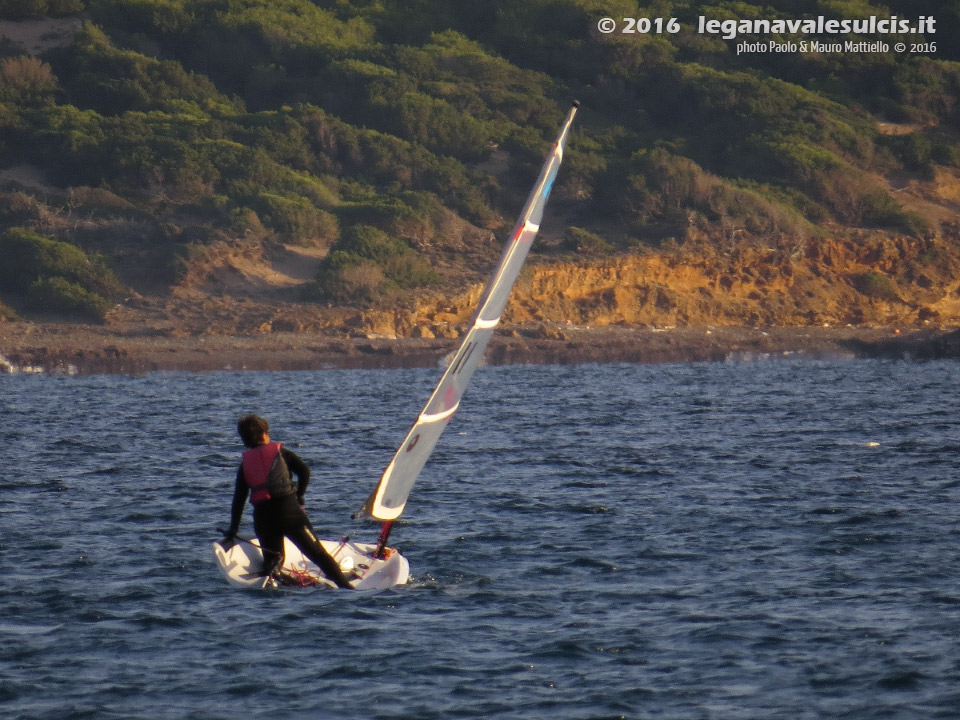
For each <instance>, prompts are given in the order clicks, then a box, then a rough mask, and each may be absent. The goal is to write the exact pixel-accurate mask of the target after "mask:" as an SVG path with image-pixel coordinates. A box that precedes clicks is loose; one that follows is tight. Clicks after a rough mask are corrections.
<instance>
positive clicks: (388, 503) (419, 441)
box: [359, 103, 579, 521]
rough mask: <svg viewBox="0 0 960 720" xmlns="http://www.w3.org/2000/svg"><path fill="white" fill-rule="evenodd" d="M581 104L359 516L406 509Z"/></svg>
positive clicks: (512, 272) (513, 276)
mask: <svg viewBox="0 0 960 720" xmlns="http://www.w3.org/2000/svg"><path fill="white" fill-rule="evenodd" d="M578 107H579V103H574V105H573V107H572V108H571V109H570V112H569V113H568V114H567V118H566V120H565V121H564V123H563V127H562V128H561V129H560V134H559V135H558V136H557V141H556V143H555V144H554V146H553V151H552V152H551V153H550V156H549V157H548V158H547V160H546V162H545V163H544V165H543V169H542V170H541V171H540V177H539V178H538V179H537V182H536V184H535V185H534V186H533V190H532V191H531V192H530V197H529V198H528V199H527V203H526V205H525V206H524V208H523V212H522V213H521V215H520V219H519V220H518V221H517V224H516V226H515V227H514V229H513V232H512V233H511V235H510V239H509V241H508V242H507V243H506V246H505V247H504V249H503V255H502V256H501V258H500V263H499V265H497V268H496V270H495V271H494V273H493V275H492V277H491V278H490V281H489V283H487V287H486V290H485V291H484V294H483V297H482V298H481V300H480V304H479V306H478V309H477V312H476V314H475V315H474V319H473V324H472V326H471V328H470V330H469V331H468V332H467V334H466V336H465V337H464V339H463V343H462V344H461V345H460V349H459V350H457V354H456V355H455V356H454V358H453V360H452V361H451V362H450V365H449V366H448V367H447V370H446V372H445V373H444V374H443V377H442V378H440V382H439V384H438V385H437V387H436V389H435V390H434V391H433V395H431V396H430V400H429V401H428V402H427V405H426V407H425V408H424V409H423V412H421V413H420V416H419V417H418V418H417V421H416V423H414V425H413V427H412V428H411V429H410V432H409V433H407V437H406V439H405V440H404V441H403V444H402V445H401V446H400V448H399V450H397V453H396V455H395V456H394V458H393V461H392V462H391V463H390V465H389V466H388V467H387V469H386V471H385V472H384V473H383V477H382V478H381V479H380V482H379V483H378V485H377V487H376V489H375V490H374V491H373V493H372V494H371V495H370V497H369V499H368V500H367V502H366V504H365V505H364V507H363V509H362V510H361V511H360V513H359V514H364V515H372V516H373V517H375V518H377V519H378V520H383V521H392V520H395V519H396V518H398V517H399V516H400V514H401V513H402V512H403V509H404V507H405V506H406V504H407V497H408V496H409V494H410V491H411V490H412V489H413V484H414V482H416V479H417V476H418V475H419V474H420V471H421V470H422V469H423V466H424V464H425V463H426V462H427V459H428V458H429V457H430V454H431V453H432V452H433V448H434V446H435V445H436V444H437V440H439V439H440V435H441V434H443V431H444V429H445V428H446V427H447V423H449V422H450V418H452V417H453V414H454V413H455V412H456V411H457V408H458V407H459V406H460V398H461V397H462V396H463V393H464V391H465V390H466V388H467V385H468V383H469V382H470V378H471V377H472V376H473V372H474V371H475V370H476V369H477V366H478V365H479V364H480V361H481V360H482V359H483V353H484V350H485V349H486V347H487V343H488V342H489V341H490V338H491V336H492V335H493V332H494V330H495V329H496V327H497V325H498V324H499V322H500V316H501V315H502V313H503V310H504V308H505V307H506V304H507V299H508V298H509V297H510V292H511V290H512V289H513V286H514V283H515V282H516V280H517V276H518V275H519V274H520V268H521V267H522V266H523V262H524V260H525V259H526V257H527V253H528V252H529V250H530V245H531V244H532V243H533V239H534V237H536V234H537V231H538V230H539V229H540V221H541V219H542V218H543V209H544V206H545V205H546V204H547V198H548V197H549V195H550V190H551V188H552V187H553V182H554V180H555V179H556V177H557V171H558V170H559V169H560V163H561V161H562V160H563V149H564V147H565V145H566V142H567V136H568V135H569V133H570V126H571V125H572V124H573V117H574V115H575V114H576V112H577V108H578Z"/></svg>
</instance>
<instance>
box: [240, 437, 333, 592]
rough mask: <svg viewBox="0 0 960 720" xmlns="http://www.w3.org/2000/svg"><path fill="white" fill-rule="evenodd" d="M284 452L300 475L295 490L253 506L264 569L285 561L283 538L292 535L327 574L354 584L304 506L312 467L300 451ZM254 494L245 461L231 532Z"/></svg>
mask: <svg viewBox="0 0 960 720" xmlns="http://www.w3.org/2000/svg"><path fill="white" fill-rule="evenodd" d="M280 453H281V454H282V455H283V460H284V462H285V463H286V464H287V467H288V468H289V469H290V471H291V472H292V473H293V474H294V475H296V476H297V488H296V491H295V492H291V493H290V494H289V495H284V496H282V497H275V498H271V499H270V500H266V501H264V502H261V503H257V504H256V505H254V506H253V530H254V532H255V533H256V534H257V537H258V538H259V539H260V547H261V548H262V549H263V571H264V574H270V573H272V572H273V571H274V570H276V569H277V567H279V566H280V564H281V563H282V561H283V538H284V537H288V538H290V540H291V541H292V542H293V544H294V545H296V546H297V547H298V548H300V551H301V552H302V553H303V554H304V555H306V556H307V557H308V558H310V560H312V561H313V562H314V563H316V564H317V566H318V567H319V568H320V569H321V570H323V574H324V575H326V576H327V577H328V578H329V579H330V580H332V581H333V582H335V583H336V584H337V585H338V586H340V587H350V584H349V583H348V582H347V579H346V578H345V577H344V576H343V573H342V572H341V571H340V566H339V565H338V564H337V562H336V560H334V559H333V558H332V557H330V554H329V553H328V552H327V551H326V550H325V549H324V548H323V546H322V545H321V544H320V542H319V541H318V540H317V538H316V536H315V535H314V534H313V528H312V526H311V525H310V520H309V519H308V518H307V513H306V511H305V510H304V509H303V498H304V493H305V492H306V491H307V484H308V483H309V482H310V468H308V467H307V465H306V463H304V462H303V460H301V459H300V458H299V457H298V456H297V454H296V453H294V452H291V451H290V450H287V449H286V448H281V449H280ZM249 495H250V486H249V485H247V482H246V480H245V478H244V474H243V464H242V463H241V465H240V469H239V470H238V471H237V483H236V487H235V488H234V491H233V506H232V508H231V521H230V531H229V534H230V535H236V534H237V531H238V530H239V529H240V519H241V518H242V517H243V506H244V504H245V503H246V502H247V497H248V496H249Z"/></svg>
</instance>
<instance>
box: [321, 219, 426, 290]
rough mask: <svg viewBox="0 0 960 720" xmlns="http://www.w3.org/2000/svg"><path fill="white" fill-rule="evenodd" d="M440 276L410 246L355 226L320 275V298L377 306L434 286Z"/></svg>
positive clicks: (334, 247) (330, 255)
mask: <svg viewBox="0 0 960 720" xmlns="http://www.w3.org/2000/svg"><path fill="white" fill-rule="evenodd" d="M438 281H439V276H438V275H437V274H436V272H434V270H433V268H432V267H431V266H430V264H429V263H428V262H427V261H426V260H425V259H424V258H422V257H420V256H419V255H417V254H416V253H415V252H414V251H413V250H412V249H411V248H410V246H409V245H407V244H406V243H404V242H402V241H400V240H396V239H394V238H391V237H390V236H389V235H387V234H386V233H384V232H383V231H382V230H378V229H377V228H375V227H372V226H369V225H354V226H352V227H350V228H348V229H347V230H346V231H345V232H344V234H343V237H341V239H340V240H339V241H338V242H337V243H336V244H335V245H334V246H333V247H332V248H331V249H330V254H329V255H328V256H327V257H326V258H325V259H324V262H323V264H322V265H321V267H320V270H319V271H318V273H317V278H316V287H317V291H318V294H319V296H320V297H322V298H324V299H327V300H333V301H337V302H361V303H374V302H377V301H379V300H381V299H384V297H385V296H388V295H390V294H391V293H392V292H395V291H396V290H398V289H412V288H417V287H422V286H424V285H432V284H435V283H436V282H438Z"/></svg>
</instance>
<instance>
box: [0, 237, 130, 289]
mask: <svg viewBox="0 0 960 720" xmlns="http://www.w3.org/2000/svg"><path fill="white" fill-rule="evenodd" d="M0 257H2V258H3V264H2V265H0V283H2V285H3V287H5V288H8V289H10V290H12V291H13V292H17V293H24V292H26V291H27V290H28V289H29V288H30V286H31V285H32V284H33V283H34V282H35V281H37V280H42V279H44V278H49V277H59V278H63V279H64V280H65V281H67V282H71V283H75V284H77V285H78V286H80V287H82V288H85V289H86V290H89V291H90V292H93V293H97V294H100V295H117V294H119V293H120V292H122V290H123V285H122V284H121V283H120V281H119V280H118V279H117V276H116V275H115V274H114V273H113V271H112V270H111V269H110V268H109V267H107V265H106V263H105V261H104V260H103V258H101V257H99V256H94V257H93V258H91V257H88V256H87V254H86V253H85V252H83V250H81V249H80V248H78V247H76V246H75V245H70V244H69V243H65V242H60V241H59V240H51V239H49V238H45V237H42V236H40V235H37V234H36V233H33V232H31V231H29V230H25V229H22V228H13V229H11V230H8V231H7V232H5V233H3V234H2V235H0Z"/></svg>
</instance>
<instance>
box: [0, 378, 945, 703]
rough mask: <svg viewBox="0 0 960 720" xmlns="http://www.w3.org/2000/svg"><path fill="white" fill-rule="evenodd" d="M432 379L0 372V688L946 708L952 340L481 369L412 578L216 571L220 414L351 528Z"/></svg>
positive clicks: (229, 449) (431, 471)
mask: <svg viewBox="0 0 960 720" xmlns="http://www.w3.org/2000/svg"><path fill="white" fill-rule="evenodd" d="M436 379H437V372H436V371H384V372H380V371H356V372H351V371H327V372H319V373H275V374H269V373H246V374H234V373H214V374H200V375H189V374H183V375H180V374H154V375H149V376H147V377H141V378H127V377H113V376H96V377H87V378H61V377H31V376H0V420H2V430H3V434H4V439H5V441H4V442H3V444H2V450H0V467H2V468H3V470H2V471H0V578H2V580H3V583H2V588H0V716H2V717H4V718H31V719H33V718H50V719H54V718H56V719H57V720H63V719H67V718H98V719H99V718H149V719H155V718H156V719H164V718H171V719H173V718H176V719H180V718H203V719H209V718H224V719H227V718H229V719H231V720H232V719H234V718H245V719H248V718H271V719H276V718H410V719H417V720H424V719H429V718H443V719H447V718H570V719H573V718H576V719H588V718H590V719H592V718H595V719H600V718H717V719H723V720H735V719H738V718H751V719H753V718H784V719H789V720H797V719H798V718H799V719H803V718H810V719H814V718H817V719H819V718H858V719H859V718H878V719H879V718H884V719H888V718H923V719H924V720H926V719H928V718H957V717H960V638H958V628H960V525H958V517H960V366H958V365H957V364H956V363H927V364H912V363H906V362H879V361H876V362H874V361H856V362H853V361H847V362H843V361H838V362H813V361H807V362H803V361H790V362H786V361H784V362H767V363H744V364H730V365H723V364H710V365H687V366H684V365H661V366H583V367H507V368H485V369H483V370H482V371H480V372H479V373H478V375H477V377H476V378H475V384H474V386H473V387H472V388H471V390H470V391H469V392H468V395H467V397H466V399H465V402H464V404H463V407H462V409H461V413H460V416H459V417H458V418H457V419H456V420H455V421H454V422H453V423H452V425H451V426H450V428H449V429H448V431H447V434H446V435H445V436H444V438H443V439H442V440H441V443H440V445H439V447H438V451H437V453H436V455H435V456H434V459H433V460H432V461H431V463H430V465H428V469H427V470H426V472H425V474H424V475H423V476H422V477H421V479H420V481H419V482H418V484H417V487H416V488H415V490H414V493H413V496H412V498H411V502H410V504H409V506H408V510H407V513H406V514H405V515H404V517H403V519H402V522H401V523H400V524H399V525H398V527H397V528H396V529H395V531H394V540H395V543H396V544H397V545H398V546H399V547H400V549H401V550H402V551H403V552H404V553H405V554H406V555H407V557H408V558H409V559H410V562H411V568H412V572H413V575H414V578H415V579H414V581H413V583H412V584H410V585H409V586H406V587H403V588H399V589H396V590H391V591H385V592H381V593H378V594H359V593H358V594H350V593H347V592H342V591H339V592H338V591H322V590H312V591H289V590H288V591H239V590H237V589H234V588H232V587H230V586H228V585H227V583H226V582H225V581H224V580H223V579H222V578H221V576H220V575H219V573H218V571H217V570H216V568H215V566H214V564H213V561H212V553H211V550H210V543H211V541H212V540H214V539H215V537H216V533H215V531H214V528H216V527H217V526H222V525H224V524H225V523H226V522H227V520H228V508H229V503H230V497H231V491H232V483H233V476H234V472H235V467H236V464H237V462H238V456H239V451H240V447H239V445H238V442H237V438H236V437H235V431H234V423H235V420H236V418H237V417H238V416H239V415H241V414H243V413H246V412H250V411H256V412H259V413H261V414H263V415H265V416H267V417H268V418H269V419H270V420H271V422H272V426H273V427H272V429H273V433H272V434H273V436H274V438H275V439H279V440H282V441H284V442H286V443H287V444H288V445H290V446H292V447H293V448H294V449H295V450H296V451H297V452H299V453H300V454H301V455H302V457H304V458H305V459H306V460H308V461H309V462H310V463H311V465H312V466H313V468H314V478H313V481H312V483H311V487H310V490H309V492H308V510H309V511H310V512H311V515H312V517H313V519H314V522H315V524H316V525H317V526H318V527H322V528H325V529H326V531H327V533H328V534H329V536H331V537H336V536H338V535H340V534H346V533H352V534H353V536H354V537H355V538H356V539H361V540H369V539H372V538H373V537H374V536H375V533H376V527H375V526H370V525H365V524H360V523H353V522H352V521H351V520H350V519H349V515H350V513H351V512H353V511H354V510H356V509H358V508H359V507H360V505H361V504H362V503H363V500H364V499H365V498H366V496H367V494H368V493H369V491H370V490H371V489H372V487H373V485H374V483H375V481H376V479H377V477H378V476H379V473H380V472H381V471H382V469H383V467H384V466H385V464H386V463H387V462H388V460H389V458H390V456H391V455H392V452H393V450H394V448H395V447H396V445H397V444H398V443H399V442H400V441H401V439H402V437H403V435H404V433H405V432H406V430H407V428H408V426H409V424H410V422H411V421H412V419H413V417H414V416H415V414H416V413H417V412H418V411H419V410H420V407H421V406H422V404H423V403H424V401H425V400H426V397H427V395H428V394H429V391H430V389H431V387H432V385H433V383H434V382H435V381H436ZM244 529H245V530H247V531H249V529H250V524H249V518H248V519H246V520H245V527H244Z"/></svg>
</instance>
